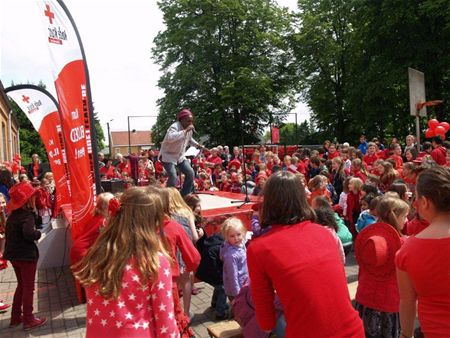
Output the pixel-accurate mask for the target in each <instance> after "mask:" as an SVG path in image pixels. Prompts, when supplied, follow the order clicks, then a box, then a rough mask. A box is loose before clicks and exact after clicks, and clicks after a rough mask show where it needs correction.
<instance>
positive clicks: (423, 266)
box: [395, 237, 450, 338]
mask: <svg viewBox="0 0 450 338" xmlns="http://www.w3.org/2000/svg"><path fill="white" fill-rule="evenodd" d="M395 263H396V266H397V268H398V269H400V270H403V271H405V272H407V273H408V276H409V278H410V279H411V281H412V283H413V286H414V289H415V291H416V292H417V299H418V314H419V322H420V324H421V327H422V331H423V333H424V334H425V337H427V338H438V337H439V338H440V337H450V238H442V239H424V238H417V237H409V238H408V239H407V240H406V243H405V244H404V245H403V247H402V248H401V249H400V250H399V251H398V252H397V256H396V260H395Z"/></svg>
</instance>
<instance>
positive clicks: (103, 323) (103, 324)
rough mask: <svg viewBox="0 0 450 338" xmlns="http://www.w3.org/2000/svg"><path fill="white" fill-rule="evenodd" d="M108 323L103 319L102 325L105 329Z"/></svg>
mask: <svg viewBox="0 0 450 338" xmlns="http://www.w3.org/2000/svg"><path fill="white" fill-rule="evenodd" d="M107 323H108V322H107V321H106V319H102V321H101V324H102V326H103V327H105V326H106V324H107Z"/></svg>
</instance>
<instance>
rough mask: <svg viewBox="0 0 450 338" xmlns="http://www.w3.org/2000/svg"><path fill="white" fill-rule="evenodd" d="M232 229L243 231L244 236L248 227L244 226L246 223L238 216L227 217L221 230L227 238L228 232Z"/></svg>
mask: <svg viewBox="0 0 450 338" xmlns="http://www.w3.org/2000/svg"><path fill="white" fill-rule="evenodd" d="M232 229H233V230H240V231H242V233H243V234H244V236H245V234H246V233H247V228H246V227H245V226H244V223H242V221H241V220H240V219H239V218H237V217H230V218H227V219H226V220H225V221H224V222H223V223H222V227H221V232H222V235H223V237H224V238H225V239H226V238H227V235H228V232H229V231H230V230H232Z"/></svg>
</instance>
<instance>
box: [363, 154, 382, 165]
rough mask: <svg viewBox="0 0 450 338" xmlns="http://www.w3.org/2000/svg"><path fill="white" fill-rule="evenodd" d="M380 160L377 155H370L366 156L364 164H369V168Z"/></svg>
mask: <svg viewBox="0 0 450 338" xmlns="http://www.w3.org/2000/svg"><path fill="white" fill-rule="evenodd" d="M376 160H378V156H377V155H376V154H373V155H372V156H370V155H369V154H366V155H364V157H363V162H364V163H365V164H367V165H368V166H372V165H373V163H374V162H375V161H376Z"/></svg>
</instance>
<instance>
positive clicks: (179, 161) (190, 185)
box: [159, 109, 204, 196]
mask: <svg viewBox="0 0 450 338" xmlns="http://www.w3.org/2000/svg"><path fill="white" fill-rule="evenodd" d="M193 122H194V116H193V115H192V113H191V111H190V110H189V109H183V110H181V111H180V112H179V113H178V115H177V122H175V123H173V124H172V125H171V126H170V127H169V129H168V130H167V132H166V136H165V137H164V140H163V142H162V143H161V150H160V153H159V159H160V161H161V162H162V164H163V166H164V169H165V170H166V172H167V174H168V175H169V178H168V180H167V186H168V187H174V186H176V183H177V171H176V169H175V166H177V167H178V169H180V171H181V172H182V173H183V174H184V176H185V177H184V183H183V187H182V189H181V195H182V196H186V195H189V194H190V193H192V192H193V191H194V170H193V169H192V167H191V164H190V163H189V160H188V159H186V157H185V155H184V154H185V152H186V148H187V146H188V145H191V146H194V147H197V148H199V149H204V147H203V146H202V145H200V144H199V143H198V142H197V141H195V140H194V139H193V138H192V133H193V131H194V130H195V129H194V125H193Z"/></svg>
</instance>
